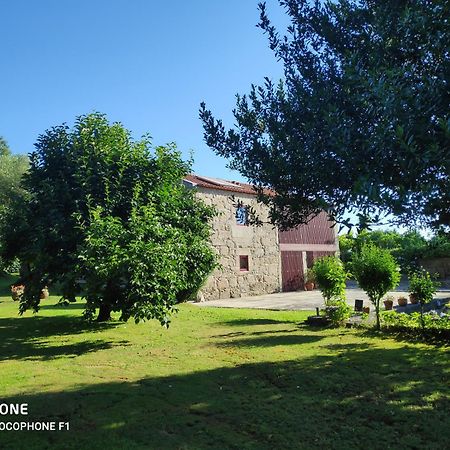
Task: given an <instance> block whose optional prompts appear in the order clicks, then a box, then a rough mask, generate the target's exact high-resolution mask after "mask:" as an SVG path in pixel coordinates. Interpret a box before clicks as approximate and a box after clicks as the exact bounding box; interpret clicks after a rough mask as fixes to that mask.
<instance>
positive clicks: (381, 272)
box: [352, 244, 400, 329]
mask: <svg viewBox="0 0 450 450" xmlns="http://www.w3.org/2000/svg"><path fill="white" fill-rule="evenodd" d="M352 271H353V275H354V276H355V278H356V280H357V281H358V284H359V286H360V287H361V289H363V290H364V291H365V292H366V294H367V295H368V297H369V299H370V301H371V302H372V303H373V305H374V306H375V313H376V317H377V328H378V329H379V328H380V300H381V298H382V297H383V296H384V295H386V293H387V292H388V291H389V290H390V289H394V288H395V287H397V286H398V283H399V281H400V268H399V266H398V264H397V262H396V261H395V259H394V257H393V256H392V255H391V253H390V252H389V250H386V249H382V248H378V247H375V246H374V245H372V244H367V245H364V246H363V247H362V248H361V250H360V252H359V253H357V254H355V255H354V256H353V259H352Z"/></svg>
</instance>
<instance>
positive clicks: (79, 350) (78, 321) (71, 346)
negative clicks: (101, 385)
mask: <svg viewBox="0 0 450 450" xmlns="http://www.w3.org/2000/svg"><path fill="white" fill-rule="evenodd" d="M117 325H118V323H114V322H109V323H101V324H99V323H88V322H86V321H85V320H83V318H81V317H73V316H52V317H19V318H6V319H3V318H2V319H0V343H1V347H0V360H7V359H52V358H57V357H63V356H64V357H68V356H73V357H75V356H78V355H81V354H84V353H88V352H93V351H98V350H103V349H106V348H110V347H112V346H113V345H124V344H125V343H124V342H120V343H117V342H106V341H104V340H102V339H90V340H88V339H86V340H84V341H82V342H75V343H68V344H63V343H62V342H63V341H64V337H65V336H67V337H69V336H73V335H78V334H81V333H88V334H89V336H90V337H92V335H93V334H95V333H98V332H101V331H103V330H105V329H108V328H112V327H115V326H117ZM53 337H61V341H62V342H55V340H53V342H52V341H51V339H50V340H49V339H46V338H53Z"/></svg>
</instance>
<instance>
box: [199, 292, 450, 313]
mask: <svg viewBox="0 0 450 450" xmlns="http://www.w3.org/2000/svg"><path fill="white" fill-rule="evenodd" d="M346 293H347V302H348V304H349V305H351V306H352V307H353V306H354V305H355V299H361V300H364V306H371V302H370V300H369V298H368V297H367V295H366V294H365V293H364V291H362V290H361V289H358V288H348V289H347V290H346ZM390 294H391V295H394V297H395V298H397V297H399V296H401V295H403V296H405V297H408V295H409V293H408V292H406V291H404V290H399V291H394V292H390ZM435 298H438V299H442V298H450V290H449V289H447V290H442V291H439V292H437V293H436V295H435ZM394 303H396V302H394ZM194 305H197V306H199V307H209V306H215V307H221V308H254V309H273V310H306V311H313V310H314V309H315V308H316V307H319V308H321V307H323V306H324V305H323V298H322V295H321V294H320V291H318V290H314V291H296V292H280V293H276V294H267V295H257V296H255V297H241V298H230V299H223V300H209V301H205V302H194Z"/></svg>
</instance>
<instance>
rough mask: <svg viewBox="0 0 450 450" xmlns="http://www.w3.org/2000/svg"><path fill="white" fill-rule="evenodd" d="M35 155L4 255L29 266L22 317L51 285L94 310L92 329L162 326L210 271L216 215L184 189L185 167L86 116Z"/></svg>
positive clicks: (54, 132)
mask: <svg viewBox="0 0 450 450" xmlns="http://www.w3.org/2000/svg"><path fill="white" fill-rule="evenodd" d="M35 147H36V150H35V151H34V152H33V153H32V154H31V157H30V161H31V163H30V170H29V173H28V174H27V175H26V179H25V183H24V186H25V188H26V191H27V193H28V198H27V199H25V200H24V202H23V207H22V208H21V210H20V211H21V213H20V214H19V215H16V217H15V218H11V220H10V222H9V223H10V227H9V230H8V233H7V236H6V239H5V244H6V245H5V246H4V255H5V256H7V257H12V256H18V257H19V258H20V260H21V261H22V262H23V263H26V264H27V266H28V270H27V272H26V273H25V274H24V278H23V279H22V282H23V283H24V284H25V293H24V295H23V297H22V299H21V305H20V311H21V312H24V311H25V310H26V309H28V308H33V309H34V310H37V309H38V308H39V302H40V291H41V289H42V288H43V287H44V286H45V285H48V284H50V283H52V282H55V281H58V283H59V284H60V286H61V290H62V301H67V300H68V301H74V299H75V296H76V295H78V294H80V295H82V296H83V297H84V298H85V299H86V301H87V306H86V311H85V314H86V315H87V316H88V317H93V315H94V313H95V310H96V308H99V316H98V320H108V319H109V318H110V313H111V311H120V312H121V318H122V319H124V320H127V319H128V318H129V317H134V319H135V320H136V321H139V320H145V319H151V318H156V319H158V320H159V321H160V322H161V323H162V324H168V322H169V316H170V313H171V312H172V311H173V310H174V307H175V305H176V303H178V302H180V301H184V300H186V299H188V298H189V297H190V296H192V295H194V294H195V293H196V291H197V290H198V288H199V287H200V286H201V284H202V283H203V282H204V280H205V278H206V276H207V275H208V274H209V272H210V271H211V270H212V268H213V267H214V264H215V255H214V253H213V251H212V249H211V248H210V245H209V234H210V225H209V219H210V217H211V216H212V215H213V213H214V211H213V210H212V209H211V208H208V207H206V206H205V205H204V204H203V203H202V202H201V201H200V200H198V199H197V198H196V196H195V192H193V191H192V190H189V189H187V188H186V187H185V186H184V185H183V183H182V179H183V177H184V176H185V175H186V174H187V173H188V171H189V167H190V166H189V164H188V163H186V162H184V161H182V159H181V157H180V154H179V152H178V151H177V150H176V148H175V145H173V144H171V145H168V146H165V147H156V148H152V146H151V143H150V140H149V138H148V137H144V138H143V139H142V140H139V141H135V140H133V139H132V137H131V134H130V132H129V131H128V130H126V129H125V128H124V127H123V126H122V125H121V124H120V123H114V124H110V123H109V122H108V120H107V118H106V117H105V116H104V115H101V114H91V115H87V116H81V117H79V118H78V119H77V121H76V123H75V126H74V127H73V129H69V127H68V126H67V125H61V126H57V127H54V128H52V129H50V130H48V131H47V132H45V133H44V134H42V135H41V136H39V138H38V140H37V143H36V144H35ZM13 219H15V220H13Z"/></svg>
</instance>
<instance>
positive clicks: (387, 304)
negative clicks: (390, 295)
mask: <svg viewBox="0 0 450 450" xmlns="http://www.w3.org/2000/svg"><path fill="white" fill-rule="evenodd" d="M383 303H384V309H385V310H386V311H390V310H391V309H392V307H393V306H394V302H393V301H392V300H385V301H384V302H383Z"/></svg>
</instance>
